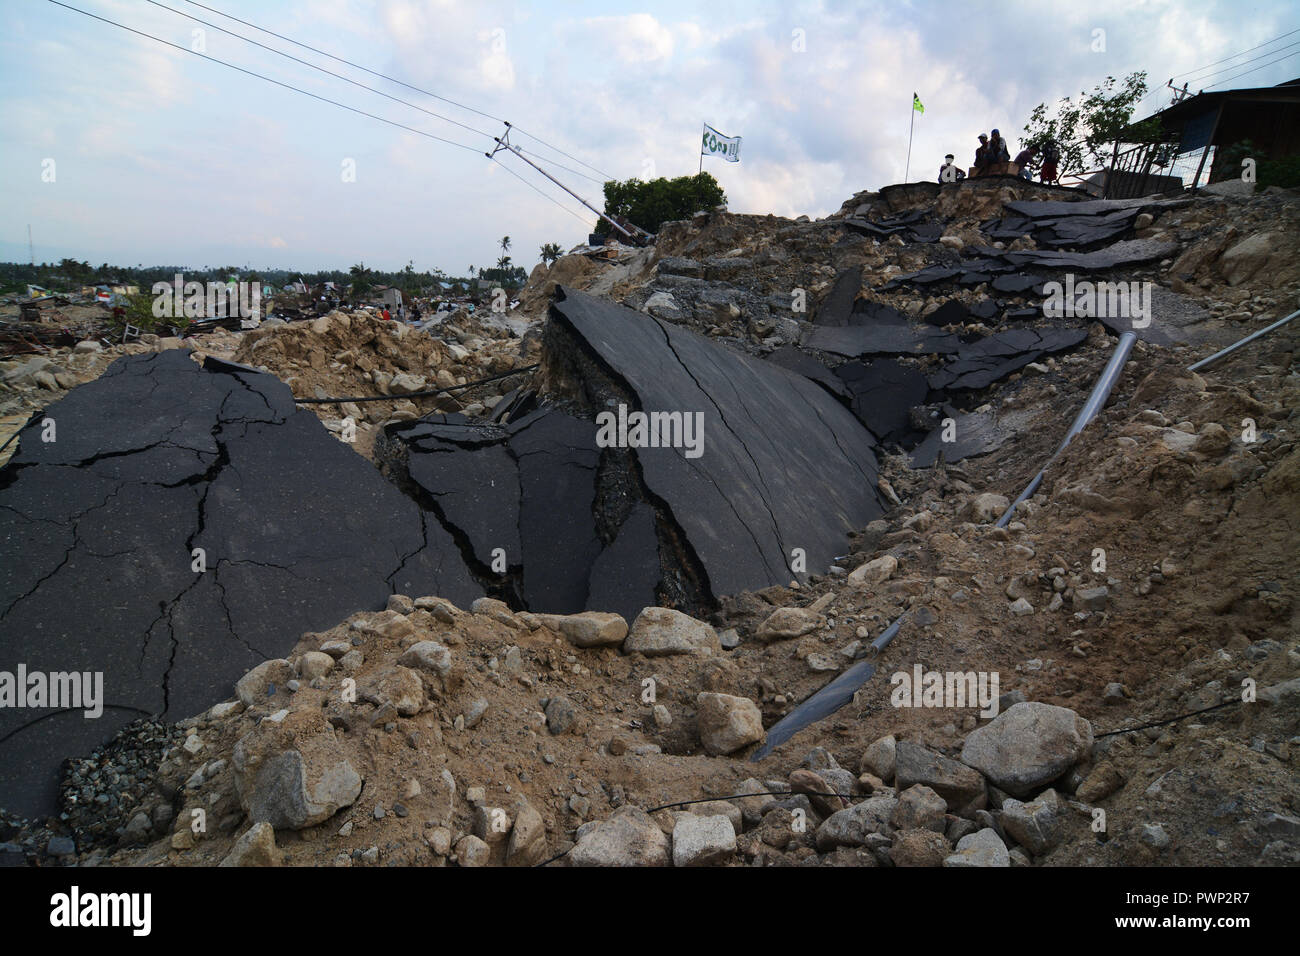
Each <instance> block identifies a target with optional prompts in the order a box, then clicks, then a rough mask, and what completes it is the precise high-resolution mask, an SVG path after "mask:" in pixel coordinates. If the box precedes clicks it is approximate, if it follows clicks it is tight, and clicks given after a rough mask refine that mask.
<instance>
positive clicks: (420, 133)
mask: <svg viewBox="0 0 1300 956" xmlns="http://www.w3.org/2000/svg"><path fill="white" fill-rule="evenodd" d="M49 2H50V3H52V4H54V5H55V6H56V7H63V8H64V9H65V10H71V11H72V12H73V13H80V14H81V15H82V16H87V17H90V18H91V19H92V20H99V21H100V22H101V23H107V24H110V25H111V26H115V27H118V28H120V29H122V30H125V31H127V32H128V33H134V34H135V35H136V36H141V37H144V38H145V39H147V40H153V41H154V42H156V43H161V44H163V45H164V46H169V47H172V48H173V49H175V50H180V51H181V52H183V53H192V54H194V55H195V56H197V57H198V58H199V59H202V60H209V61H211V62H213V63H220V64H221V65H222V66H227V67H229V68H230V69H232V70H238V71H239V72H240V73H244V74H246V75H248V76H254V77H257V79H259V80H266V82H268V83H274V84H275V85H276V86H281V87H284V88H285V89H286V90H292V91H293V92H295V93H301V94H302V95H303V96H310V97H311V98H312V99H314V100H320V101H321V102H322V103H329V104H330V105H331V106H339V107H342V108H343V109H345V110H348V111H349V112H352V113H359V114H361V115H362V116H368V117H369V118H370V119H374V120H379V122H381V123H387V124H388V125H389V126H396V127H397V128H398V129H404V130H406V131H407V132H408V133H415V134H416V135H417V136H424V137H427V138H428V139H433V140H437V141H438V142H440V143H446V144H447V145H448V146H457V147H459V148H461V149H467V150H469V151H470V152H473V153H477V152H479V150H478V149H477V148H476V147H474V146H468V145H466V144H465V143H458V142H456V141H455V140H450V139H444V138H443V137H441V136H435V135H434V134H433V133H427V132H425V131H424V130H422V129H416V128H415V127H414V126H407V125H406V124H405V123H399V122H397V121H396V120H390V119H386V118H384V117H382V116H379V115H377V114H375V113H368V112H366V111H365V110H362V109H357V108H356V107H355V106H348V105H347V104H346V103H340V102H339V101H338V100H332V99H330V98H329V97H327V96H319V95H317V94H316V93H309V92H308V91H307V90H303V89H299V88H298V87H296V86H292V85H290V84H288V83H282V82H280V81H279V80H275V79H272V78H271V77H269V76H263V75H262V74H261V73H255V72H253V71H252V70H246V69H244V68H243V67H242V66H236V65H235V64H233V63H227V62H226V61H225V60H219V59H217V58H216V57H215V56H208V55H207V54H206V53H199V52H197V51H196V50H191V49H190V48H189V47H185V46H181V45H180V44H178V43H172V42H171V41H170V40H164V39H162V38H161V37H156V36H154V35H153V34H151V33H145V32H144V31H143V30H137V29H135V28H134V27H129V26H127V25H126V24H124V23H118V22H117V21H116V20H109V19H108V18H107V17H101V16H99V15H98V14H94V13H90V12H89V11H87V10H82V9H80V8H79V7H73V6H69V5H68V4H66V3H61V2H60V0H49Z"/></svg>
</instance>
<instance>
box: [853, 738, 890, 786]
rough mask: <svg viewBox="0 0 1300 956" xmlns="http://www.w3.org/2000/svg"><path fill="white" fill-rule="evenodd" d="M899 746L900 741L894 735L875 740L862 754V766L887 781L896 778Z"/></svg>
mask: <svg viewBox="0 0 1300 956" xmlns="http://www.w3.org/2000/svg"><path fill="white" fill-rule="evenodd" d="M897 747H898V741H897V740H895V739H894V735H893V734H890V735H889V736H888V737H881V738H880V739H879V740H877V741H875V742H873V743H872V744H871V746H869V747H868V748H867V750H866V752H865V753H864V754H863V755H862V762H861V764H860V766H861V767H862V768H863V769H866V770H869V771H870V772H871V773H874V774H875V775H876V776H877V777H879V778H880V779H881V780H883V781H884V782H885V783H889V781H891V780H893V779H894V766H895V759H896V758H895V754H896V750H897Z"/></svg>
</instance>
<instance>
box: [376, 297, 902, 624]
mask: <svg viewBox="0 0 1300 956" xmlns="http://www.w3.org/2000/svg"><path fill="white" fill-rule="evenodd" d="M541 380H542V386H541V391H542V392H543V394H545V395H546V396H547V397H548V399H549V400H550V402H551V403H552V404H550V405H547V406H545V407H543V408H540V409H538V410H536V411H533V412H531V413H529V414H527V415H525V416H524V417H523V418H520V419H518V420H516V421H514V422H512V423H509V424H506V425H503V426H492V425H482V424H473V423H469V422H466V421H464V420H463V419H461V418H460V416H432V417H430V418H429V419H427V420H425V421H421V422H404V423H399V424H396V425H392V426H389V429H388V434H387V437H388V438H389V439H390V446H389V449H388V454H389V456H390V458H392V459H393V460H395V461H396V460H402V461H403V462H404V466H405V469H406V473H407V475H408V476H409V479H410V482H411V483H412V484H413V485H414V486H415V492H414V493H415V494H416V495H417V497H419V498H420V500H421V501H422V503H424V504H425V505H426V507H428V508H429V509H430V510H431V511H433V512H435V513H436V514H437V515H438V518H439V520H441V521H443V522H444V523H445V524H446V526H447V527H448V529H449V530H450V531H451V532H452V534H453V536H454V537H455V538H456V540H457V542H458V543H459V544H460V545H461V547H462V550H463V552H464V553H465V554H466V562H467V563H468V564H470V565H471V566H472V567H475V568H476V569H477V570H478V572H479V574H480V575H481V576H482V578H483V579H484V580H485V581H486V582H487V583H488V585H489V587H492V586H493V578H492V577H491V574H492V572H491V566H490V556H491V553H492V552H493V550H495V549H498V548H500V549H501V550H502V551H503V552H504V555H505V557H506V561H507V563H508V570H507V573H506V574H505V575H504V576H499V577H497V578H496V579H495V590H494V593H496V594H497V596H499V597H502V598H503V599H506V600H508V601H510V602H511V603H513V604H514V605H515V606H517V607H525V608H528V609H530V610H536V611H547V612H553V613H569V612H575V611H580V610H583V609H584V608H591V609H600V610H611V611H616V612H618V613H621V614H624V615H626V616H628V617H634V616H635V615H636V614H637V612H639V611H640V609H641V608H642V607H645V606H647V605H649V604H661V603H662V604H668V605H670V606H674V607H678V608H681V609H685V610H692V611H699V610H702V609H705V608H708V607H711V606H712V605H713V604H714V603H715V601H716V598H717V597H718V596H721V595H724V594H733V593H736V592H737V591H741V590H745V589H757V588H762V587H767V586H769V585H774V584H785V583H787V582H788V581H789V580H790V579H791V577H792V569H793V571H799V570H802V569H804V568H807V569H809V570H814V569H822V568H825V567H827V566H829V565H830V564H831V563H832V560H833V558H834V556H835V555H836V554H839V553H842V549H843V547H844V543H845V540H846V536H847V534H848V533H849V532H850V531H851V530H853V529H854V528H855V527H858V526H860V525H861V524H862V523H865V522H867V521H870V520H872V519H873V518H875V517H877V516H878V515H879V514H880V513H881V505H880V502H879V500H878V499H877V493H876V481H877V463H876V458H875V454H874V451H873V449H874V446H875V439H874V438H873V436H872V435H871V433H870V432H868V431H867V430H866V429H865V428H864V427H863V425H862V424H861V423H860V422H859V421H858V420H857V419H855V418H854V416H853V415H852V414H851V413H850V412H849V411H848V409H846V408H845V407H844V406H843V405H842V404H840V403H839V402H838V401H837V400H836V399H835V398H834V397H833V396H832V395H830V394H829V393H827V392H826V391H825V390H824V389H823V388H821V387H820V386H818V385H817V384H815V383H813V382H812V381H810V380H808V379H806V378H804V377H803V376H801V375H797V374H794V373H792V372H789V371H787V370H786V369H784V368H780V367H778V366H776V365H775V364H773V363H770V362H765V361H761V360H758V359H755V358H752V357H750V356H747V355H744V354H742V353H740V352H737V351H733V350H731V349H727V348H724V347H723V346H720V345H718V344H716V343H714V342H712V341H710V340H709V339H707V338H705V337H703V336H701V335H698V334H696V333H694V332H691V331H689V330H686V329H683V328H681V327H679V326H675V325H672V324H671V323H668V322H666V321H662V320H660V319H656V318H653V317H651V316H648V315H646V314H644V313H640V312H635V311H633V310H631V309H627V308H624V307H622V306H618V305H614V304H612V303H610V302H607V301H604V300H600V299H596V298H593V297H591V296H588V295H585V294H583V293H580V292H575V291H573V290H570V289H565V288H561V289H560V290H559V291H558V293H557V295H556V299H555V301H554V302H553V304H552V306H551V312H550V322H549V323H548V325H547V327H546V331H545V333H544V335H543V357H542V371H541ZM619 406H622V407H623V408H624V409H625V410H627V409H632V410H638V411H643V412H658V413H667V414H679V415H681V416H690V415H696V414H698V415H700V416H702V417H701V419H700V420H701V421H702V423H703V434H702V436H701V439H702V441H701V447H700V448H699V449H698V450H697V451H698V456H697V455H696V454H693V452H692V449H689V448H683V447H672V445H671V444H668V445H666V446H665V445H664V444H659V445H658V447H623V448H619V447H607V448H600V447H598V446H597V444H596V439H597V429H596V427H595V424H594V422H595V419H596V416H597V415H598V414H599V413H601V412H604V411H611V412H613V411H615V410H617V409H618V408H619ZM490 477H491V480H489V478H490Z"/></svg>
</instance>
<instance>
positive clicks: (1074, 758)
mask: <svg viewBox="0 0 1300 956" xmlns="http://www.w3.org/2000/svg"><path fill="white" fill-rule="evenodd" d="M1091 750H1092V725H1091V724H1089V723H1088V721H1086V720H1084V719H1083V718H1082V717H1080V716H1079V715H1078V714H1076V713H1075V712H1074V711H1072V710H1070V709H1069V708H1067V707H1056V706H1053V705H1052V704H1043V703H1039V702H1037V701H1027V702H1025V703H1023V704H1016V705H1014V706H1013V707H1011V708H1009V709H1007V710H1005V711H1003V712H1002V713H1001V714H999V715H998V716H997V717H996V718H994V719H993V720H992V721H991V722H989V723H988V724H985V725H984V726H983V727H979V728H977V729H976V730H973V731H972V732H971V733H970V735H969V736H968V737H967V738H966V743H965V745H964V746H963V747H962V750H961V759H962V763H964V764H966V765H967V766H969V767H974V768H975V769H976V770H978V771H980V773H982V774H984V776H986V777H988V778H989V780H990V781H991V782H992V783H993V785H994V786H996V787H998V788H999V789H1001V790H1005V791H1006V792H1007V793H1009V794H1011V795H1013V796H1016V797H1022V796H1025V795H1026V794H1028V793H1029V792H1030V791H1032V790H1034V789H1036V788H1038V787H1041V786H1044V785H1045V784H1048V783H1051V782H1052V781H1053V780H1055V779H1057V778H1058V777H1060V776H1061V775H1062V774H1063V773H1065V771H1067V770H1069V769H1070V768H1071V767H1072V766H1074V765H1075V764H1076V763H1078V762H1079V761H1080V760H1081V759H1083V758H1084V757H1085V756H1086V755H1088V754H1089V753H1090V752H1091Z"/></svg>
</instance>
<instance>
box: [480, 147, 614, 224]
mask: <svg viewBox="0 0 1300 956" xmlns="http://www.w3.org/2000/svg"><path fill="white" fill-rule="evenodd" d="M491 159H492V161H493V162H495V163H496V164H497V165H498V166H500V167H501V168H502V169H504V170H505V171H506V172H508V173H509V174H510V175H511V176H513V177H515V179H517V180H519V181H520V182H521V183H523V184H524V185H525V186H527V187H528V188H529V189H531V190H532V191H533V192H535V193H537V195H539V196H541V197H542V198H543V199H549V200H550V201H551V202H553V203H555V205H557V206H559V207H560V208H561V209H563V210H564V211H565V212H567V213H568V214H569V215H570V216H572V217H573V218H575V219H578V220H580V221H581V222H582V224H583V225H585V226H587V227H588V228H591V222H590V221H589V220H588V219H586V217H584V216H580V215H578V214H577V213H576V212H574V211H573V210H572V209H570V208H569V207H568V206H566V205H564V203H562V202H560V201H559V200H558V199H556V198H555V197H554V196H548V195H547V194H546V193H544V192H542V190H541V189H540V188H538V187H537V186H535V185H534V184H533V183H530V182H529V181H528V180H526V179H524V177H523V176H520V175H519V174H518V173H517V172H515V171H514V170H513V169H511V168H510V167H509V166H507V165H506V164H505V163H503V162H501V160H499V159H497V158H496V157H495V156H492V157H491Z"/></svg>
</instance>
